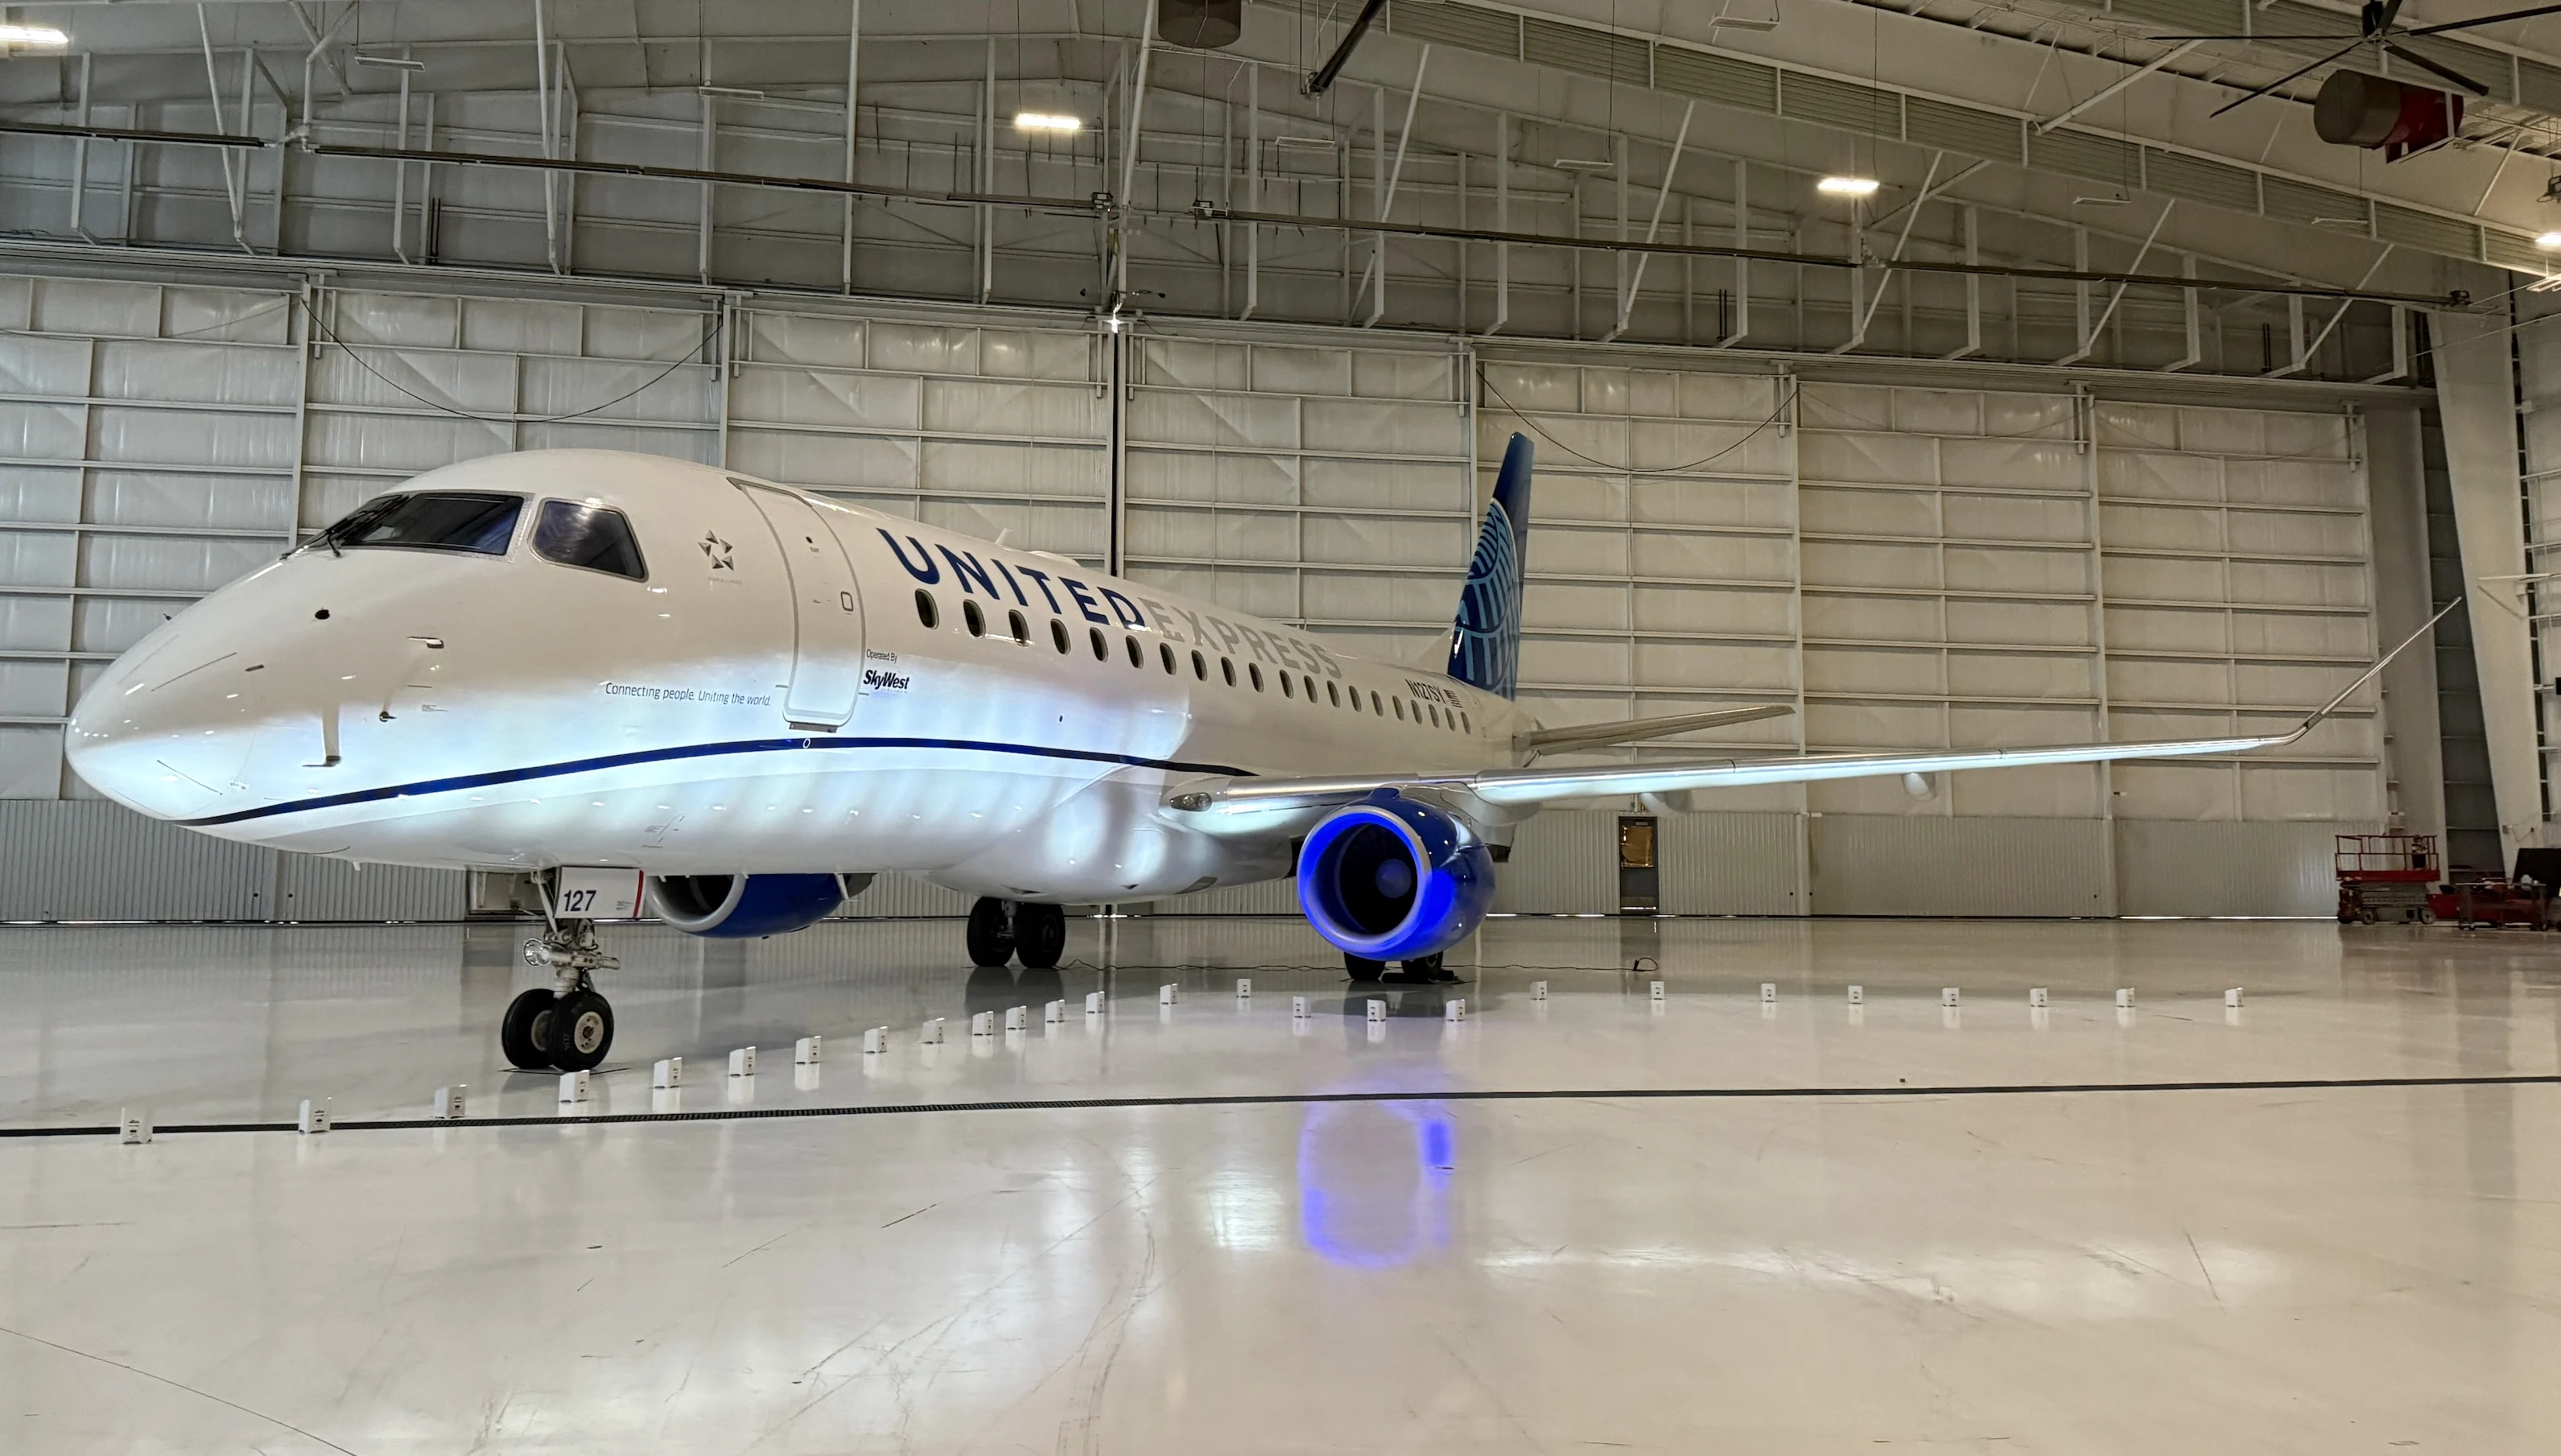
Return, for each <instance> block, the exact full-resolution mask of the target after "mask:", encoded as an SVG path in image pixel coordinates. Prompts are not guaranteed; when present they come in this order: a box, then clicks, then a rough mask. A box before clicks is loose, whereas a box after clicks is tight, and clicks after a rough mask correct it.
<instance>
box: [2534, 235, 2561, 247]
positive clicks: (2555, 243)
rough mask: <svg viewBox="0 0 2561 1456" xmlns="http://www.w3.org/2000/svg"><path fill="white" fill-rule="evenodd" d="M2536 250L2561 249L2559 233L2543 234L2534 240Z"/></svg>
mask: <svg viewBox="0 0 2561 1456" xmlns="http://www.w3.org/2000/svg"><path fill="white" fill-rule="evenodd" d="M2534 246H2535V247H2537V248H2561V232H2555V233H2545V234H2543V235H2542V236H2541V237H2539V238H2536V239H2535V240H2534Z"/></svg>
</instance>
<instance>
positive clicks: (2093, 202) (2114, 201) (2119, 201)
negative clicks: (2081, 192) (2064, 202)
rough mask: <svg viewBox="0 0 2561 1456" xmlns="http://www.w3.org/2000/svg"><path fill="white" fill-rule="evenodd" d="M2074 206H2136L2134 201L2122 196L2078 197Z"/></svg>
mask: <svg viewBox="0 0 2561 1456" xmlns="http://www.w3.org/2000/svg"><path fill="white" fill-rule="evenodd" d="M2072 205H2073V206H2074V207H2133V206H2134V199H2132V198H2130V197H2125V196H2122V195H2120V196H2116V197H2076V198H2074V199H2072Z"/></svg>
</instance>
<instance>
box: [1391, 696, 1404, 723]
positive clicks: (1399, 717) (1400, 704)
mask: <svg viewBox="0 0 2561 1456" xmlns="http://www.w3.org/2000/svg"><path fill="white" fill-rule="evenodd" d="M1388 702H1390V703H1391V704H1394V705H1395V708H1396V721H1398V722H1399V723H1402V722H1404V721H1405V699H1403V698H1389V699H1388Z"/></svg>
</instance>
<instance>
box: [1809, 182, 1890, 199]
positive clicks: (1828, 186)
mask: <svg viewBox="0 0 2561 1456" xmlns="http://www.w3.org/2000/svg"><path fill="white" fill-rule="evenodd" d="M1814 190H1815V191H1816V192H1820V193H1822V194H1824V195H1825V196H1828V197H1867V196H1871V195H1873V194H1874V193H1875V191H1876V179H1875V178H1873V177H1825V178H1824V179H1822V180H1821V181H1819V182H1817V183H1815V184H1814Z"/></svg>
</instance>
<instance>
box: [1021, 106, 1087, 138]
mask: <svg viewBox="0 0 2561 1456" xmlns="http://www.w3.org/2000/svg"><path fill="white" fill-rule="evenodd" d="M1014 129H1015V130H1016V131H1047V132H1053V133H1056V134H1059V135H1065V134H1066V133H1068V132H1071V131H1082V130H1084V129H1085V118H1084V117H1082V116H1068V115H1062V114H1060V113H1058V112H1056V111H1016V112H1015V113H1014Z"/></svg>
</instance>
